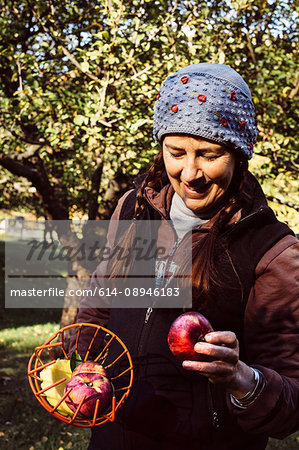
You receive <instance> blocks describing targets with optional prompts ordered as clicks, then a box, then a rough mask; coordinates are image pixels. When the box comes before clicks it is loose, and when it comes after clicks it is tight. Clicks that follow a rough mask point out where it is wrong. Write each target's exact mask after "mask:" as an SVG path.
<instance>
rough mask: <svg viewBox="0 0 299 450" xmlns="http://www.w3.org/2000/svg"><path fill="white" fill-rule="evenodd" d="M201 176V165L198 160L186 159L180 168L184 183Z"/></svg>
mask: <svg viewBox="0 0 299 450" xmlns="http://www.w3.org/2000/svg"><path fill="white" fill-rule="evenodd" d="M202 176H203V172H202V169H201V166H200V164H199V162H198V161H196V160H190V161H187V162H186V164H185V166H184V168H183V170H182V179H183V181H184V182H185V183H186V182H187V183H191V182H192V181H194V180H197V179H198V178H201V177H202Z"/></svg>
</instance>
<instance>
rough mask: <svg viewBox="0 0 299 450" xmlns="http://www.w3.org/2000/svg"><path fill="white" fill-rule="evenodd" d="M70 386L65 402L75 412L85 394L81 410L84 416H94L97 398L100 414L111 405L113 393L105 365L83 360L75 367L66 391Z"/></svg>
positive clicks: (81, 414)
mask: <svg viewBox="0 0 299 450" xmlns="http://www.w3.org/2000/svg"><path fill="white" fill-rule="evenodd" d="M70 388H72V390H71V391H70V393H69V394H68V396H67V397H66V399H65V402H66V404H67V405H68V407H69V408H70V409H71V410H72V411H74V412H75V411H76V409H77V408H78V405H79V403H80V402H81V400H82V398H83V396H84V395H85V399H84V401H83V403H82V405H81V408H80V412H79V414H80V416H83V417H84V418H92V417H93V415H94V410H95V407H96V402H97V400H99V408H98V413H97V415H98V416H100V415H101V414H103V413H104V412H105V411H106V410H108V408H109V406H111V403H112V395H113V389H112V385H111V382H110V381H109V379H108V378H107V375H106V371H105V369H104V368H103V366H101V365H100V364H98V363H95V362H94V361H86V362H83V363H81V364H79V365H78V366H77V367H76V368H75V369H74V371H73V374H72V377H71V379H70V380H69V381H68V383H67V384H66V386H65V389H64V392H66V391H68V390H69V389H70Z"/></svg>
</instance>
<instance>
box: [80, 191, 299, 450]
mask: <svg viewBox="0 0 299 450" xmlns="http://www.w3.org/2000/svg"><path fill="white" fill-rule="evenodd" d="M172 194H173V190H172V188H171V187H170V186H165V187H164V188H163V189H162V190H161V191H160V192H158V193H157V192H155V191H153V190H152V189H149V188H147V198H148V201H149V203H150V205H151V206H152V207H153V208H154V209H155V210H156V211H159V213H160V214H161V217H162V219H163V218H167V217H168V212H169V207H170V202H171V197H172ZM127 195H129V193H127V194H125V196H123V198H122V199H121V200H120V202H119V204H118V206H117V208H116V210H115V212H114V214H113V216H112V219H111V224H110V228H109V233H108V243H109V245H110V246H113V243H114V240H115V235H116V230H117V226H118V219H119V214H120V211H121V209H122V205H123V203H124V201H125V199H126V197H127ZM262 202H263V203H264V204H265V199H264V198H263V200H262ZM241 215H242V212H241V211H238V212H237V213H236V215H235V216H234V217H233V219H232V221H231V223H230V225H231V226H233V225H234V223H236V222H239V221H240V219H241ZM213 220H214V219H212V220H211V222H210V223H209V224H207V225H205V228H206V229H207V231H208V229H209V227H210V226H211V224H212V223H213ZM175 238H176V237H175V233H174V232H173V231H171V229H170V227H169V224H168V223H167V222H166V221H165V222H164V223H163V220H162V226H161V230H160V233H159V239H160V240H161V242H164V245H165V242H167V245H168V246H169V249H170V248H172V246H173V243H174V242H175ZM298 250H299V243H298V241H297V239H296V238H295V237H294V236H292V235H287V236H285V237H283V238H282V239H280V240H279V241H278V242H277V243H276V244H275V245H274V246H273V247H272V248H270V249H269V250H268V251H267V252H266V253H265V254H264V255H263V257H262V258H261V259H260V261H259V262H258V264H257V265H256V268H255V280H254V282H253V283H252V286H251V289H250V292H249V296H248V301H247V305H246V309H245V314H244V319H243V327H244V336H242V337H241V336H240V339H242V342H243V344H242V345H243V346H244V350H245V354H246V361H245V362H246V363H247V364H250V365H251V366H253V367H256V368H258V369H259V370H260V371H261V372H263V374H264V375H265V377H266V380H267V384H266V387H265V389H264V391H263V392H262V394H261V395H260V396H259V398H258V399H257V400H256V401H255V402H254V403H253V404H252V405H251V406H249V407H248V408H246V409H239V408H237V407H235V406H233V405H232V404H231V402H230V399H229V396H228V395H227V396H226V407H227V410H228V411H229V414H230V417H231V419H229V420H231V421H232V423H233V422H234V421H235V422H236V423H237V429H238V430H241V431H236V434H238V433H239V434H240V442H241V441H242V440H244V438H245V436H251V435H254V436H256V440H253V441H251V440H250V439H249V438H248V439H249V441H250V442H251V443H249V444H248V447H246V448H248V449H249V448H250V449H251V448H257V449H262V448H265V445H266V444H265V442H266V440H265V436H266V437H267V436H272V437H276V438H284V437H285V436H287V435H288V434H290V433H292V432H294V431H296V430H297V429H298V427H299V330H298V327H299V307H298V306H299V300H298V298H299V296H298V293H299V292H298V268H299V258H298V255H299V252H298ZM175 257H176V258H177V260H178V261H179V260H180V248H179V247H178V249H177V252H176V254H175ZM105 264H106V263H101V264H100V265H99V267H98V269H97V271H96V273H95V274H94V276H93V278H92V281H91V286H92V287H93V286H96V285H98V284H99V283H100V285H102V284H101V283H102V280H101V275H102V274H103V273H105V270H106V268H105ZM105 302H106V299H101V307H100V308H95V303H94V300H92V301H91V300H90V299H89V298H86V299H85V300H83V302H82V304H81V306H80V311H79V314H78V322H95V323H98V324H100V325H103V326H107V324H108V321H109V316H110V310H109V308H108V307H107V308H105V306H109V304H108V303H107V304H106V303H105ZM211 321H212V318H211ZM212 323H213V321H212ZM108 325H109V324H108ZM108 328H109V326H108ZM86 339H88V336H87V337H86ZM124 339H125V337H124ZM224 398H225V393H224ZM100 428H101V427H100ZM228 429H230V432H232V433H233V425H232V424H231V423H230V424H229V425H228ZM99 432H100V430H98V431H97V433H99ZM215 433H216V432H215ZM242 433H243V434H242ZM247 433H248V435H247ZM225 435H226V436H227V434H226V433H224V434H223V436H225ZM94 436H96V434H95V435H94ZM223 436H222V437H221V433H220V434H219V438H216V440H215V442H218V444H217V443H216V444H215V445H214V446H213V445H212V443H211V442H210V444H209V445H208V447H207V448H209V449H214V448H215V449H217V448H219V449H220V448H221V449H222V448H223V449H224V448H228V449H229V450H230V448H231V449H233V448H238V444H236V447H233V444H231V447H229V446H228V447H225V444H224V443H223V446H221V447H219V442H222V439H223ZM258 436H259V438H258ZM95 439H96V437H94V439H93V441H94V442H95ZM97 439H100V435H99V436H98V438H97ZM259 439H260V441H259ZM249 441H248V442H249ZM194 442H195V441H194ZM252 442H255V444H253V443H252ZM258 442H260V446H256V447H254V445H256V444H257V443H258ZM243 444H244V442H243ZM217 445H218V447H217ZM228 445H229V444H228ZM234 445H235V444H234ZM251 445H252V446H251ZM91 448H96V446H94V447H91ZM112 448H113V447H111V449H112ZM115 448H116V447H115ZM129 448H131V447H129ZM132 448H134V447H132ZM146 448H147V447H146ZM161 448H163V449H164V448H166V446H165V447H161ZM186 448H187V447H186ZM199 448H206V447H205V446H204V444H203V447H199ZM244 448H245V447H244Z"/></svg>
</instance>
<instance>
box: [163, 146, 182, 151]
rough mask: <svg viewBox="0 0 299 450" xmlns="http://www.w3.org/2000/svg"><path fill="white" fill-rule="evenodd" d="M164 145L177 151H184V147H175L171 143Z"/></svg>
mask: <svg viewBox="0 0 299 450" xmlns="http://www.w3.org/2000/svg"><path fill="white" fill-rule="evenodd" d="M164 145H165V147H167V148H169V149H171V150H178V151H181V152H182V151H185V149H184V148H182V147H177V146H176V145H172V144H164Z"/></svg>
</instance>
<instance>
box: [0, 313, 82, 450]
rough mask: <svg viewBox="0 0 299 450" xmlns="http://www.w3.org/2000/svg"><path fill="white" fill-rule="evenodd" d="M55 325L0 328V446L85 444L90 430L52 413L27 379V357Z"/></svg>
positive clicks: (35, 448) (34, 447)
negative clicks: (42, 403)
mask: <svg viewBox="0 0 299 450" xmlns="http://www.w3.org/2000/svg"><path fill="white" fill-rule="evenodd" d="M57 312H59V311H57ZM57 312H56V313H57ZM52 314H54V313H52ZM10 316H11V314H10ZM23 317H24V318H25V317H26V322H30V321H32V320H33V318H34V315H32V313H31V314H28V310H27V311H24V310H23ZM19 320H20V317H18V319H17V322H19ZM35 320H38V315H37V314H36V317H35ZM11 321H12V317H10V322H11ZM58 328H59V325H58V323H53V322H50V323H43V324H37V323H35V324H31V325H26V326H18V327H11V328H4V329H3V330H1V331H0V448H6V449H8V450H15V449H26V450H28V449H30V450H39V449H49V450H50V449H51V450H52V449H53V450H57V449H59V450H62V449H68V448H72V449H77V450H82V449H83V448H87V446H88V441H89V434H90V431H89V430H83V429H80V428H77V427H73V426H69V425H66V424H64V423H62V422H60V421H59V420H57V419H55V418H54V417H52V416H51V415H50V414H49V413H48V412H47V411H46V410H44V409H43V407H42V406H41V405H40V404H39V403H38V401H37V400H36V399H35V397H34V395H33V393H32V391H31V388H30V386H29V383H28V379H27V365H28V360H29V357H30V356H31V354H32V352H33V350H34V348H35V347H36V346H37V345H40V344H42V343H44V342H45V340H46V339H47V338H48V337H49V336H50V335H51V334H53V333H54V332H55V331H57V330H58Z"/></svg>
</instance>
